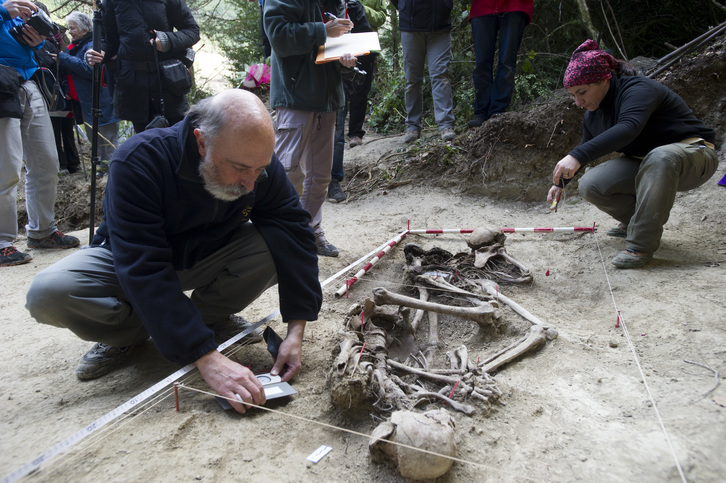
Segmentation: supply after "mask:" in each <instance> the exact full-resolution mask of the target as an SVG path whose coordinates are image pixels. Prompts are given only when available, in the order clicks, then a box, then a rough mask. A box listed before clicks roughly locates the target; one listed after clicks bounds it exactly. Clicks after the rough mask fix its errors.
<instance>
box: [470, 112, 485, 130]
mask: <svg viewBox="0 0 726 483" xmlns="http://www.w3.org/2000/svg"><path fill="white" fill-rule="evenodd" d="M484 121H486V118H485V117H484V116H481V115H479V114H474V117H472V118H471V119H469V120H468V121H466V125H467V126H469V127H470V128H475V127H479V126H481V125H482V124H484Z"/></svg>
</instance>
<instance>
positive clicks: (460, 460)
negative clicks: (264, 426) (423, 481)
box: [178, 384, 539, 481]
mask: <svg viewBox="0 0 726 483" xmlns="http://www.w3.org/2000/svg"><path fill="white" fill-rule="evenodd" d="M178 387H179V388H181V389H188V390H190V391H193V392H198V393H202V394H208V395H210V396H215V397H219V398H222V399H227V400H228V401H232V402H239V400H237V399H234V398H230V397H225V396H221V395H219V394H216V393H213V392H209V391H205V390H203V389H197V388H195V387H191V386H186V385H184V384H178ZM244 405H245V406H249V407H253V408H257V409H262V410H263V411H267V412H270V413H273V414H279V415H281V416H286V417H289V418H293V419H297V420H299V421H304V422H307V423H312V424H316V425H318V426H322V427H324V428H328V429H335V430H337V431H342V432H344V433H348V434H352V435H355V436H360V437H363V438H366V439H368V440H370V438H371V435H370V434H365V433H361V432H358V431H355V430H352V429H347V428H343V427H340V426H335V425H333V424H328V423H324V422H322V421H316V420H314V419H308V418H305V417H303V416H298V415H297V414H292V413H286V412H283V411H280V410H277V409H272V408H268V407H266V406H259V405H257V404H254V403H249V402H245V403H244ZM383 442H385V443H388V444H392V445H394V446H400V447H402V448H407V449H410V450H412V451H418V452H420V453H425V454H428V455H432V456H438V457H440V458H446V459H448V460H452V461H456V462H458V463H465V464H468V465H474V466H479V467H481V468H484V469H487V470H495V471H497V472H500V473H501V472H502V469H501V468H497V467H495V466H488V465H485V464H483V463H477V462H476V461H469V460H465V459H461V458H457V457H456V456H449V455H445V454H442V453H437V452H435V451H430V450H427V449H423V448H417V447H416V446H410V445H407V444H405V443H399V442H397V441H390V440H383ZM505 474H507V475H513V476H519V477H522V478H525V479H527V480H529V481H539V480H535V479H533V478H530V477H528V476H525V475H521V474H520V475H514V474H513V473H505Z"/></svg>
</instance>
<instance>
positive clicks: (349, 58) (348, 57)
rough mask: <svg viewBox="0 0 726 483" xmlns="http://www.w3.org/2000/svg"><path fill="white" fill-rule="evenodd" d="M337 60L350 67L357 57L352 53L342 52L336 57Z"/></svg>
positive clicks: (353, 65) (353, 64) (356, 60)
mask: <svg viewBox="0 0 726 483" xmlns="http://www.w3.org/2000/svg"><path fill="white" fill-rule="evenodd" d="M338 62H340V63H341V64H343V65H344V66H345V67H347V68H349V69H352V68H353V67H355V64H356V63H357V62H358V58H357V57H355V56H354V55H353V54H343V55H341V56H340V57H339V58H338Z"/></svg>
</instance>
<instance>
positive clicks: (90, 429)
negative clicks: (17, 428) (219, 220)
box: [0, 310, 280, 483]
mask: <svg viewBox="0 0 726 483" xmlns="http://www.w3.org/2000/svg"><path fill="white" fill-rule="evenodd" d="M279 314H280V311H279V310H275V311H274V312H273V313H271V314H270V315H268V316H267V317H265V318H264V319H262V320H260V321H259V322H257V323H255V324H254V325H252V326H250V327H248V328H246V329H245V330H243V331H242V332H240V333H239V334H237V335H235V336H234V337H232V338H231V339H229V340H228V341H226V342H225V343H223V344H222V345H220V346H219V347H218V348H217V350H218V351H220V352H221V351H223V350H224V349H226V348H227V347H229V346H231V345H232V344H234V343H235V342H237V341H238V340H240V339H241V338H243V337H244V336H246V335H247V334H249V333H250V332H252V331H253V330H255V329H257V328H258V327H260V326H261V325H263V324H265V323H267V322H269V321H270V320H272V319H274V318H275V317H277V316H278V315H279ZM194 369H196V366H194V364H187V365H186V366H184V367H182V368H181V369H179V370H178V371H176V372H175V373H173V374H171V375H170V376H168V377H166V378H165V379H163V380H161V381H159V382H157V383H156V384H154V385H153V386H151V387H150V388H148V389H147V390H145V391H143V392H141V393H139V394H137V395H136V396H134V397H133V398H131V399H129V400H128V401H126V402H125V403H123V404H122V405H120V406H118V407H117V408H116V409H113V410H112V411H110V412H108V413H106V414H104V415H103V416H101V417H100V418H98V419H97V420H95V421H94V422H92V423H91V424H89V425H88V426H86V427H85V428H83V429H81V430H80V431H78V432H77V433H75V434H73V435H71V436H70V437H68V438H66V439H65V440H63V441H61V442H60V443H58V444H56V445H55V446H53V447H52V448H50V449H49V450H48V451H46V452H45V453H43V454H41V455H40V456H38V457H37V458H35V459H33V460H32V461H30V462H28V463H26V464H25V465H23V466H21V467H20V468H18V469H17V470H15V471H13V472H12V473H10V474H9V475H7V476H5V477H3V479H2V480H0V482H1V483H11V482H13V481H17V480H19V479H20V478H22V477H23V476H26V475H28V474H30V473H31V472H33V471H35V470H37V469H38V468H40V466H41V465H42V464H43V463H45V462H47V461H49V460H51V459H52V458H54V457H56V456H58V454H60V453H61V452H63V451H65V450H67V449H68V448H70V447H71V446H73V445H75V444H76V443H78V442H79V441H81V440H82V439H84V438H86V437H87V436H90V435H91V434H93V433H94V432H95V431H97V430H99V429H101V428H102V427H104V426H105V425H107V424H108V423H110V422H111V421H113V420H114V419H116V418H117V417H119V416H120V415H122V414H123V413H125V412H127V411H128V410H130V409H133V408H134V407H136V406H138V405H139V404H141V403H142V402H144V401H146V400H147V399H149V398H150V397H151V396H153V395H154V394H156V393H158V392H159V391H161V390H162V389H164V388H165V387H166V386H168V385H170V384H172V383H173V382H175V381H176V380H177V379H179V378H180V377H181V376H183V375H184V374H187V373H189V372H191V371H193V370H194Z"/></svg>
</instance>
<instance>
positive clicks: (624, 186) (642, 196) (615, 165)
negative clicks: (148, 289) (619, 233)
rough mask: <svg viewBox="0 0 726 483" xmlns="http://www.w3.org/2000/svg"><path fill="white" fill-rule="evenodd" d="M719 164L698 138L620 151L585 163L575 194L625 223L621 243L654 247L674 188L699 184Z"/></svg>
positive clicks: (639, 247)
mask: <svg viewBox="0 0 726 483" xmlns="http://www.w3.org/2000/svg"><path fill="white" fill-rule="evenodd" d="M717 167H718V155H717V154H716V151H714V150H713V149H711V148H709V147H707V146H705V145H703V144H701V143H694V144H683V143H673V144H667V145H665V146H660V147H658V148H655V149H653V150H652V151H651V152H649V153H648V154H647V155H646V156H645V158H643V159H642V160H641V159H637V158H634V157H630V156H622V157H619V158H615V159H611V160H610V161H606V162H604V163H602V164H600V165H598V166H595V167H593V168H590V169H588V170H587V171H586V172H585V174H584V175H583V176H582V179H581V180H580V182H579V191H580V195H581V196H582V197H583V198H584V199H586V200H587V201H589V202H590V203H592V204H593V205H595V206H597V207H598V208H599V209H600V210H602V211H604V212H605V213H607V214H609V215H610V216H612V217H613V218H615V219H616V220H618V221H619V222H620V223H622V224H623V226H627V237H626V238H625V247H626V248H630V249H632V250H636V251H639V252H647V253H653V252H655V251H656V250H657V249H658V246H659V245H660V239H661V236H662V235H663V225H665V223H666V222H667V221H668V217H669V216H670V212H671V208H672V207H673V203H674V201H675V199H676V192H677V191H687V190H691V189H693V188H697V187H698V186H701V185H702V184H703V183H705V182H706V181H708V179H709V178H710V177H711V176H713V173H714V172H715V171H716V168H717Z"/></svg>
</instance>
